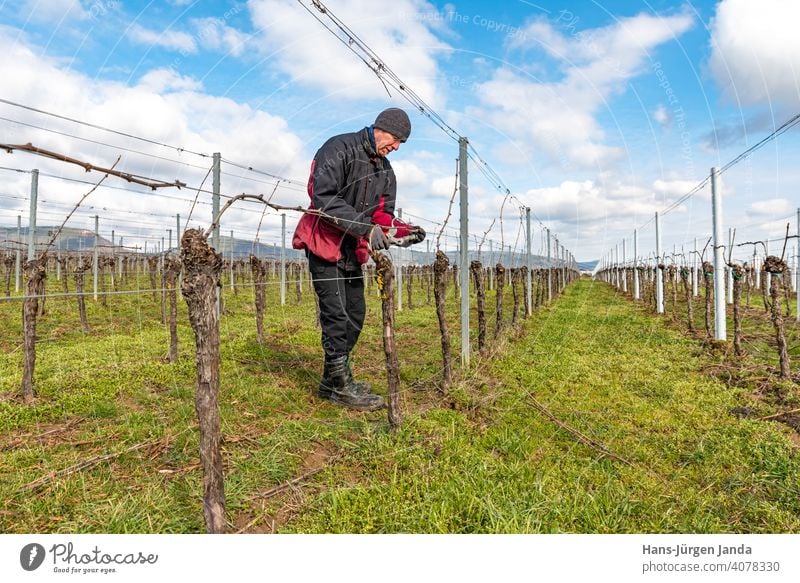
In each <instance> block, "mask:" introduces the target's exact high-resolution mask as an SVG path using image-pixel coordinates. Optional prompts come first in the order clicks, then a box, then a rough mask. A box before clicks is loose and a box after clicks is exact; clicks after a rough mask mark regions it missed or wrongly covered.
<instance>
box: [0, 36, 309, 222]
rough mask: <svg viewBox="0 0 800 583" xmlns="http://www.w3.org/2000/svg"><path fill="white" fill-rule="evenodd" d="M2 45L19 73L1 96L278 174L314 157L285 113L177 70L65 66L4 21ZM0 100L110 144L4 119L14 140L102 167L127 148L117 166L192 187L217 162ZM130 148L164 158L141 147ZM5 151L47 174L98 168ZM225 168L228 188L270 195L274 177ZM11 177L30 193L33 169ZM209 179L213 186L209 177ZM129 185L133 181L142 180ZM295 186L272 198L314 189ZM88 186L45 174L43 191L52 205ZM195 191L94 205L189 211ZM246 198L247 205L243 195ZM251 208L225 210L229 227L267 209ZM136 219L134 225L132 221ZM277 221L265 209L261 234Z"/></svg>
mask: <svg viewBox="0 0 800 583" xmlns="http://www.w3.org/2000/svg"><path fill="white" fill-rule="evenodd" d="M0 44H2V46H4V47H6V48H5V50H4V51H2V52H0V76H2V78H5V79H14V80H15V82H14V83H13V84H8V86H7V87H6V88H5V89H4V92H5V93H4V96H3V97H4V98H5V99H8V100H10V101H13V102H17V103H22V104H25V105H28V106H31V107H35V108H40V109H43V110H47V111H52V112H55V113H58V114H60V115H63V116H68V117H74V118H77V119H81V120H85V121H88V122H91V123H93V124H96V125H99V126H105V127H110V128H114V129H116V130H119V131H121V132H126V133H129V134H133V135H136V136H143V137H146V138H148V139H150V140H155V141H159V142H163V143H166V144H170V145H174V146H177V147H181V148H185V149H186V150H192V151H197V152H202V153H206V154H209V155H210V154H211V153H213V152H221V153H222V155H223V157H224V158H226V159H229V160H234V161H237V162H239V163H241V164H243V165H246V166H253V167H255V168H259V169H263V170H267V171H270V172H274V173H275V174H278V175H282V176H287V177H290V178H297V177H300V179H301V180H303V179H304V177H305V176H306V175H307V171H308V162H307V160H306V156H305V155H303V150H304V144H303V143H302V141H301V140H300V139H299V138H298V137H297V136H296V135H295V134H293V133H292V132H291V131H290V130H289V128H288V126H287V123H286V121H285V120H284V119H283V118H281V117H278V116H276V115H272V114H270V113H268V112H265V111H260V110H255V109H253V108H251V107H250V106H249V105H246V104H239V103H236V102H234V101H233V100H231V99H228V98H224V97H216V96H213V95H208V94H204V93H202V92H201V84H200V83H199V82H198V81H196V80H194V79H192V78H190V77H186V76H181V75H179V74H177V73H175V72H174V71H171V70H166V69H157V70H154V71H150V72H148V73H147V74H145V75H144V76H143V77H141V79H140V80H139V82H138V83H137V84H136V85H134V86H130V85H127V84H124V83H119V82H110V81H103V80H98V79H96V78H93V77H90V76H87V75H84V74H82V73H79V72H76V71H74V70H71V69H68V68H65V67H64V66H63V65H62V64H61V63H60V62H59V61H58V60H57V59H53V58H47V57H41V56H39V54H40V52H41V51H40V49H39V48H38V47H29V46H26V45H24V44H21V43H18V42H16V41H15V38H14V36H13V33H12V31H10V30H7V29H0ZM0 108H1V109H2V110H3V116H5V117H10V118H12V119H16V120H19V121H22V122H26V123H32V124H35V125H38V126H44V127H45V128H49V129H52V130H57V131H61V132H64V133H66V134H73V135H76V136H78V137H82V138H87V139H91V140H95V141H97V142H103V143H105V144H109V146H110V147H107V146H102V145H98V144H96V143H92V142H88V141H83V140H79V139H75V138H71V137H68V136H67V135H58V134H55V133H52V132H48V131H43V130H36V129H32V128H29V127H24V126H20V125H17V124H12V123H8V122H4V125H3V134H4V136H5V139H6V140H7V141H8V142H10V143H26V142H31V143H33V144H35V145H37V146H39V147H42V148H45V149H48V150H52V151H56V152H63V153H67V154H68V155H70V156H71V157H74V158H77V159H79V160H86V161H90V162H92V163H95V164H98V165H106V166H108V165H110V164H112V163H113V162H114V160H115V159H116V157H117V156H118V155H121V156H122V159H121V161H120V162H119V165H118V167H117V169H119V170H122V171H124V172H130V173H134V174H141V175H144V176H148V177H152V178H156V179H160V180H165V181H172V180H175V179H176V178H177V179H180V180H182V181H185V182H187V183H188V184H190V185H192V186H195V187H197V186H199V185H200V183H201V182H202V180H203V178H204V177H205V176H206V173H207V171H208V167H209V166H210V164H211V162H210V156H209V157H208V158H200V157H198V156H194V155H192V154H189V153H188V152H180V151H175V150H173V149H167V148H161V147H158V146H155V145H152V144H145V143H143V142H141V141H138V140H133V139H128V138H125V137H124V136H120V135H112V134H109V133H106V132H101V131H98V130H94V129H91V128H87V127H85V126H80V125H77V124H74V123H70V122H67V121H65V120H59V119H55V118H52V117H48V116H43V115H41V114H37V113H34V112H30V111H25V110H21V109H19V108H14V107H11V106H8V105H2V106H0ZM265 135H266V136H269V139H268V140H265V139H264V136H265ZM132 150H138V151H143V152H146V153H150V154H154V155H156V156H158V157H152V156H145V155H141V154H137V153H136V152H134V151H132ZM7 158H8V159H7V160H6V165H14V166H16V167H18V168H22V169H30V168H40V169H41V170H42V172H43V173H49V174H55V175H57V176H64V177H70V178H78V179H81V180H97V179H98V178H99V176H98V175H97V174H96V173H91V174H88V175H87V174H85V172H84V171H83V169H81V168H79V167H75V166H72V165H68V164H64V163H62V162H57V161H53V160H47V159H45V158H41V157H37V156H33V155H30V154H26V153H22V152H17V153H14V154H13V155H9V156H8V157H7ZM195 166H196V167H195ZM223 171H224V172H226V173H227V174H224V175H223V178H222V188H223V193H224V194H232V193H238V192H242V191H246V192H266V194H269V192H270V191H271V189H272V187H271V185H270V184H264V183H261V182H255V180H254V179H255V178H259V177H258V176H256V175H253V174H249V173H248V172H247V171H245V170H241V169H237V168H234V167H232V166H230V165H228V164H226V163H225V162H223ZM237 176H244V178H243V179H242V178H237ZM261 178H262V179H263V177H261ZM12 180H16V181H17V183H16V184H11V183H10V182H7V183H6V186H5V188H7V189H12V190H10V192H20V193H22V194H24V193H26V192H27V191H28V189H29V186H28V185H27V184H26V182H27V180H28V177H27V176H25V175H20V177H17V175H13V177H12ZM264 180H266V179H264ZM106 182H107V183H108V184H110V185H114V186H122V187H126V188H128V187H129V185H127V184H126V183H124V182H122V181H120V180H117V179H113V178H111V179H109V180H107V181H106ZM205 187H206V188H209V187H210V179H209V180H208V181H207V182H206V185H205ZM130 188H134V189H136V187H130ZM292 188H295V190H290V189H288V188H284V187H282V188H281V189H279V190H278V192H277V193H276V196H275V199H274V200H275V201H276V202H281V203H284V204H291V205H296V204H306V203H307V202H308V197H307V195H306V193H305V189H304V188H303V187H296V186H294V187H292ZM85 190H86V187H85V186H82V185H75V184H74V183H64V182H58V181H56V182H54V181H53V180H52V179H47V180H45V179H44V178H43V179H42V185H41V192H42V199H43V200H47V201H49V202H52V203H54V204H55V203H58V202H61V203H64V202H69V201H71V202H74V201H75V200H77V198H78V196H79V193H82V192H85ZM142 190H145V189H142ZM194 194H195V193H194V191H191V190H189V191H187V190H183V191H178V190H175V189H166V190H160V191H158V193H157V194H156V193H152V192H143V193H142V194H141V195H137V194H131V193H127V192H119V191H109V190H104V189H101V190H99V191H98V192H97V193H95V194H93V195H92V197H91V200H90V201H89V204H100V206H103V205H105V204H107V205H108V206H109V207H112V208H117V209H129V210H138V209H141V210H143V211H144V212H145V213H150V212H159V213H163V214H165V215H167V216H169V215H172V216H174V214H175V213H181V214H182V216H183V217H184V220H185V217H186V215H187V214H188V211H189V208H190V206H191V205H190V204H187V203H186V202H183V200H186V199H189V200H191V199H192V197H193V196H194ZM176 199H182V200H176ZM207 199H208V196H207V195H205V194H203V195H201V201H205V202H207ZM242 206H243V207H247V205H246V204H245V205H242ZM250 206H251V207H252V206H253V205H250ZM53 208H54V207H53V206H48V204H43V205H42V210H43V213H45V214H43V217H45V218H47V217H48V215H47V213H48V212H49V213H50V215H49V216H50V218H49V219H47V220H55V219H53V218H52V216H53V213H54V211H53ZM58 208H59V210H58V212H57V213H55V214H58V215H59V216H61V217H62V218H63V216H64V214H65V212H62V211H61V209H62V207H58ZM245 210H246V209H245ZM245 210H241V211H237V210H236V209H234V210H233V211H232V212H230V213H229V214H226V216H225V218H224V219H223V222H224V223H225V224H224V225H223V229H236V230H237V232H244V231H246V230H248V229H249V230H250V231H251V232H252V231H255V225H256V224H257V222H258V216H259V214H260V212H261V209H260V208H259V209H258V211H257V214H256V215H255V219H254V218H253V214H254V213H252V212H245ZM250 210H253V209H252V208H251V209H250ZM59 213H60V214H59ZM273 214H274V213H273ZM194 217H195V219H196V220H199V221H201V222H203V223H204V224H206V225H207V224H208V223H209V222H210V211H209V207H208V206H207V205H203V206H198V208H197V209H195V211H194ZM112 220H116V221H118V222H117V223H116V224H117V229H118V230H117V233H118V234H119V233H121V232H122V231H123V229H127V232H128V233H129V234H130V232H131V231H130V230H131V229H139V230H141V229H142V227H137V226H136V225H137V224H140V223H137V220H138V219H136V217H135V215H116V216H115V217H114V216H111V214H110V213H106V214H105V215H104V216H103V217H102V220H101V222H102V224H103V225H105V227H107V228H113V227H110V226H109V225H110V224H112V223H111V221H112ZM143 221H145V222H149V223H150V224H152V225H153V227H144V228H145V230H146V229H150V228H159V229H160V227H159V226H158V221H157V220H153V219H149V220H148V219H143ZM126 222H127V224H126ZM131 222H132V223H133V226H131V225H130V223H131ZM172 224H174V222H173V223H169V224H167V225H166V227H164V228H167V227H171V226H172ZM277 225H279V219H278V218H277V217H276V216H272V215H268V217H266V218H265V220H264V227H263V228H262V233H263V232H265V230H266V229H267V227H268V226H269V228H270V232H271V233H272V234H273V235H274V233H275V228H277V229H278V231H277V232H278V233H279V232H280V230H279V227H277ZM290 227H291V225H290ZM159 232H161V231H159ZM263 236H264V235H262V238H263Z"/></svg>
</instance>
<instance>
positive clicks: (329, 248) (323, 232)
mask: <svg viewBox="0 0 800 583" xmlns="http://www.w3.org/2000/svg"><path fill="white" fill-rule="evenodd" d="M308 193H309V196H310V197H311V208H315V209H320V210H322V211H324V212H325V213H326V214H327V215H330V216H331V217H332V218H327V217H319V216H316V215H312V214H309V213H306V214H304V215H303V217H302V218H301V219H300V222H299V223H298V225H297V229H295V233H294V237H293V238H292V247H294V248H295V249H308V250H309V251H311V252H312V253H314V255H317V256H318V257H321V258H322V259H325V260H327V261H331V262H335V261H338V260H340V259H342V246H343V244H344V246H345V247H346V248H351V247H352V248H355V251H356V255H357V257H358V262H359V263H366V261H367V259H368V255H367V249H366V241H365V240H364V237H366V236H367V235H368V234H369V231H370V229H371V228H372V224H373V220H372V215H373V213H375V211H376V210H377V209H378V207H379V205H380V204H381V198H383V211H384V212H386V213H388V214H389V215H392V216H393V215H394V205H395V200H396V198H397V180H396V178H395V175H394V171H393V170H392V166H391V164H390V163H389V161H388V160H387V159H386V158H383V157H381V156H378V155H377V153H376V152H375V148H374V147H373V146H372V144H371V142H370V139H369V131H368V128H364V129H362V130H361V131H359V132H354V133H349V134H341V135H339V136H334V137H332V138H331V139H329V140H328V141H327V142H325V143H324V144H323V145H322V147H321V148H320V149H319V151H318V152H317V154H316V156H314V161H313V162H312V163H311V175H310V176H309V180H308Z"/></svg>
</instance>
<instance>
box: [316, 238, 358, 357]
mask: <svg viewBox="0 0 800 583" xmlns="http://www.w3.org/2000/svg"><path fill="white" fill-rule="evenodd" d="M308 267H309V269H310V270H311V279H312V281H313V282H314V291H316V293H317V297H318V298H319V323H320V326H321V327H322V349H323V350H324V351H325V356H327V357H328V358H336V357H338V356H345V355H346V354H349V353H350V351H351V350H353V347H354V346H355V345H356V342H358V336H359V335H360V334H361V327H362V326H363V325H364V317H365V316H366V313H367V304H366V302H365V301H364V277H363V275H362V271H361V268H360V266H359V267H358V270H356V269H355V265H353V263H352V262H345V261H339V262H338V263H331V262H329V261H325V260H324V259H320V258H319V257H317V256H316V255H314V254H313V253H310V252H309V253H308Z"/></svg>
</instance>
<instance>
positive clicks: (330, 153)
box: [311, 139, 372, 237]
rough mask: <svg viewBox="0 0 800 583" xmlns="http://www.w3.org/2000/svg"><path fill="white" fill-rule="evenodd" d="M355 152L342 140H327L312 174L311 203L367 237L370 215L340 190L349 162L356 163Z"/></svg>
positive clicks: (334, 222)
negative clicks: (348, 200) (361, 210)
mask: <svg viewBox="0 0 800 583" xmlns="http://www.w3.org/2000/svg"><path fill="white" fill-rule="evenodd" d="M352 160H353V153H349V152H347V146H346V145H345V144H344V143H342V142H341V141H339V140H336V139H331V140H328V141H327V142H325V144H323V146H322V147H321V148H320V149H319V151H318V152H317V155H316V156H315V157H314V170H313V172H312V174H311V204H312V205H313V206H314V208H316V209H319V210H321V211H323V212H325V214H327V215H330V217H332V218H328V217H323V220H324V221H325V222H327V223H329V224H331V225H333V226H335V227H336V228H338V229H340V230H342V231H344V232H345V233H349V234H351V235H355V236H357V237H365V236H366V235H367V234H368V233H369V231H370V229H371V228H372V225H371V224H370V219H369V218H368V217H365V216H364V215H363V214H361V213H359V212H357V211H356V209H354V208H353V207H352V206H351V205H349V204H348V203H347V202H346V201H345V200H344V198H342V197H341V196H340V193H341V192H342V191H344V190H345V189H346V187H347V186H348V185H347V184H346V181H347V176H348V174H349V172H348V169H349V168H348V165H349V164H352Z"/></svg>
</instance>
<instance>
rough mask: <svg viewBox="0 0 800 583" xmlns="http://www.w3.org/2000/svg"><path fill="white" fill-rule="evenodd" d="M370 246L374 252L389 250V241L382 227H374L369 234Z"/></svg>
mask: <svg viewBox="0 0 800 583" xmlns="http://www.w3.org/2000/svg"><path fill="white" fill-rule="evenodd" d="M369 246H370V248H371V249H372V250H373V251H380V250H381V249H388V248H389V239H388V238H387V237H386V235H385V234H384V232H383V229H381V227H380V225H374V226H373V227H372V229H370V232H369Z"/></svg>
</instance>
